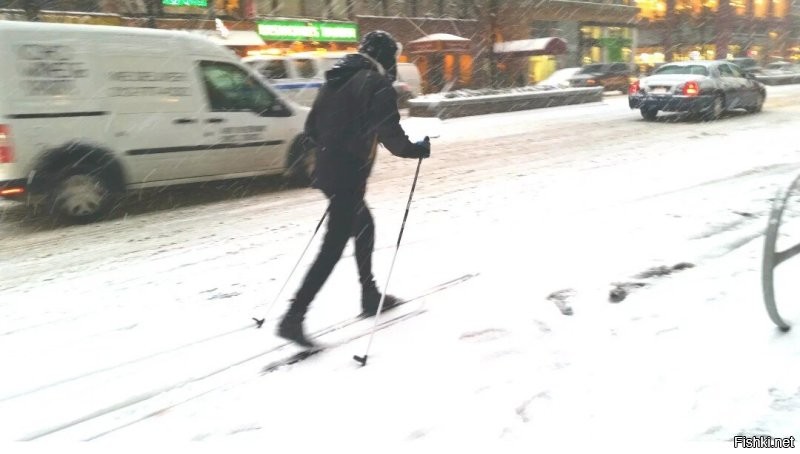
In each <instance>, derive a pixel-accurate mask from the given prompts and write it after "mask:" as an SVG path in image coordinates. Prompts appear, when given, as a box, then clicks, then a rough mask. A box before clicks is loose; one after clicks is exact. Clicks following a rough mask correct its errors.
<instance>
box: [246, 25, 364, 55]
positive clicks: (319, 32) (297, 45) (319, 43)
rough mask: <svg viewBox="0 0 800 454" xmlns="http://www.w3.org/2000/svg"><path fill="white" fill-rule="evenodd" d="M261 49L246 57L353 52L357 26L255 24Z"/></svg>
mask: <svg viewBox="0 0 800 454" xmlns="http://www.w3.org/2000/svg"><path fill="white" fill-rule="evenodd" d="M256 33H257V34H258V35H259V36H260V37H261V39H262V40H263V41H264V45H262V46H260V47H257V48H252V49H249V50H248V54H249V55H259V54H262V55H286V54H292V53H296V52H307V51H320V52H325V51H356V50H357V48H358V39H359V34H358V25H357V24H355V23H352V22H336V21H314V20H301V19H271V20H260V21H257V22H256Z"/></svg>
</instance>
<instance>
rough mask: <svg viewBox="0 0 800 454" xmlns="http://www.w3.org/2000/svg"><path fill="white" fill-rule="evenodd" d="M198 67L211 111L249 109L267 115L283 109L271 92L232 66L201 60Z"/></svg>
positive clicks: (244, 72)
mask: <svg viewBox="0 0 800 454" xmlns="http://www.w3.org/2000/svg"><path fill="white" fill-rule="evenodd" d="M200 70H201V72H202V75H203V81H204V82H205V88H206V95H207V96H208V102H209V104H210V106H211V110H212V111H214V112H241V111H251V112H254V113H256V114H258V115H265V116H269V115H274V114H272V113H271V112H277V111H281V112H284V111H285V110H286V109H285V108H284V107H283V106H282V105H281V103H280V102H278V100H277V98H276V97H275V95H274V94H273V93H272V92H270V91H269V90H267V89H266V88H264V86H263V85H261V84H260V83H258V81H257V80H255V79H254V78H252V77H250V75H249V74H248V73H247V72H246V71H244V70H243V69H241V68H239V67H238V66H236V65H232V64H230V63H223V62H213V61H202V62H200Z"/></svg>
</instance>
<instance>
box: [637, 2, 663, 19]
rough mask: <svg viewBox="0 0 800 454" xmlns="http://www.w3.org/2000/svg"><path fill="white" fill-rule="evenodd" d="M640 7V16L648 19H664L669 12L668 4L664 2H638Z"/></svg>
mask: <svg viewBox="0 0 800 454" xmlns="http://www.w3.org/2000/svg"><path fill="white" fill-rule="evenodd" d="M636 6H638V7H639V16H640V17H643V18H647V19H662V18H663V17H664V16H665V15H666V12H667V3H666V1H664V0H636Z"/></svg>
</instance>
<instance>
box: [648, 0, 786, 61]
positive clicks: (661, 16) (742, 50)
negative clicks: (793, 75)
mask: <svg viewBox="0 0 800 454" xmlns="http://www.w3.org/2000/svg"><path fill="white" fill-rule="evenodd" d="M638 5H639V7H640V9H641V13H640V19H641V20H640V22H639V29H640V37H641V39H640V42H639V47H638V49H637V55H636V59H637V61H639V62H641V63H661V62H664V61H676V60H687V59H689V58H691V56H692V55H694V56H695V58H696V57H697V56H698V54H699V56H700V57H701V58H704V59H720V58H732V57H751V58H754V59H755V60H757V61H759V62H760V63H762V64H764V63H768V62H769V61H772V60H776V59H791V58H793V59H795V60H796V59H797V58H798V57H799V56H800V55H798V52H797V49H793V48H796V37H797V21H796V18H797V9H796V8H797V7H796V6H793V5H792V0H728V1H721V2H720V1H718V0H638ZM793 8H794V9H793Z"/></svg>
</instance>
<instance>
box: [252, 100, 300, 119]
mask: <svg viewBox="0 0 800 454" xmlns="http://www.w3.org/2000/svg"><path fill="white" fill-rule="evenodd" d="M256 113H257V114H258V115H260V116H262V117H291V116H292V115H293V114H294V112H292V109H290V108H289V107H287V106H285V105H283V103H281V102H279V101H275V102H273V103H272V105H271V106H269V107H266V108H264V109H260V111H259V109H256Z"/></svg>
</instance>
